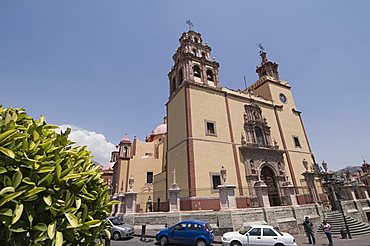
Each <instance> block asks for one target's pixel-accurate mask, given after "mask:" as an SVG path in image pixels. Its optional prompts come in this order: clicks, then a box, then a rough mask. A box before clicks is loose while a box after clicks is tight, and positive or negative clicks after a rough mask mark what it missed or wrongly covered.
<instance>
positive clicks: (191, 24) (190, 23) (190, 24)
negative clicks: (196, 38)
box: [186, 19, 194, 31]
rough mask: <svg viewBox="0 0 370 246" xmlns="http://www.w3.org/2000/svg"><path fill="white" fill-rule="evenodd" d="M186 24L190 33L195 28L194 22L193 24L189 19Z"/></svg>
mask: <svg viewBox="0 0 370 246" xmlns="http://www.w3.org/2000/svg"><path fill="white" fill-rule="evenodd" d="M186 24H188V25H189V31H191V28H192V27H193V26H194V24H193V22H191V20H190V19H189V20H187V21H186Z"/></svg>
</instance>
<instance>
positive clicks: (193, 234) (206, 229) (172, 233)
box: [155, 220, 214, 246]
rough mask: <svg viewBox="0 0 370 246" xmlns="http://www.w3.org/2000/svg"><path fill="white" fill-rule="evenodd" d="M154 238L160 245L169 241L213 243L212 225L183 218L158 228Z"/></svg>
mask: <svg viewBox="0 0 370 246" xmlns="http://www.w3.org/2000/svg"><path fill="white" fill-rule="evenodd" d="M155 238H156V239H157V241H158V242H159V244H160V245H161V246H165V245H167V244H169V243H173V244H187V245H197V246H208V245H211V244H212V243H213V239H214V236H213V230H212V227H211V226H210V225H209V224H208V223H207V222H204V221H199V220H184V221H181V222H179V223H177V224H176V225H174V226H171V227H168V228H164V229H162V230H160V231H159V232H158V233H157V235H155Z"/></svg>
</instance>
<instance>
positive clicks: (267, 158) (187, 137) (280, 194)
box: [113, 21, 325, 211]
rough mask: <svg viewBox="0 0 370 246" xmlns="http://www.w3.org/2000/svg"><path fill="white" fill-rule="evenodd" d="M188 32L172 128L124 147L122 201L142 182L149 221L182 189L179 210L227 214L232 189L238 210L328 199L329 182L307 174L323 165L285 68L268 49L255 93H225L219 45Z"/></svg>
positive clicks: (178, 60)
mask: <svg viewBox="0 0 370 246" xmlns="http://www.w3.org/2000/svg"><path fill="white" fill-rule="evenodd" d="M187 24H189V30H188V31H187V32H184V33H182V35H181V37H180V39H179V47H178V48H177V50H176V51H175V54H174V55H173V57H172V58H173V61H174V65H173V66H172V67H171V69H170V72H169V73H168V83H169V97H168V101H167V103H166V114H167V117H166V118H165V119H166V120H165V121H164V124H162V125H160V126H158V127H157V128H156V130H154V131H153V132H152V134H151V136H150V137H147V139H146V142H145V143H144V142H141V141H139V140H138V139H137V138H135V139H134V141H133V143H132V144H131V142H130V141H129V140H128V138H127V137H125V138H124V139H123V141H121V142H120V145H119V147H120V149H119V158H118V161H117V162H116V164H114V176H113V191H114V193H117V194H121V193H122V194H124V193H125V192H127V191H128V181H129V177H131V176H133V177H135V184H134V187H133V188H134V190H135V191H137V192H138V201H137V204H138V205H137V206H138V208H137V211H139V210H142V211H146V209H145V208H146V206H147V205H148V204H149V201H150V205H151V207H152V208H154V211H169V201H170V200H171V199H170V198H171V197H173V192H172V193H171V191H174V188H176V189H175V193H176V195H178V197H177V198H176V201H179V204H180V205H179V207H180V208H179V209H180V210H183V211H188V210H219V209H221V206H222V204H221V205H220V202H221V193H222V192H223V190H224V189H223V188H222V185H226V182H227V185H229V186H230V187H234V188H233V189H234V190H233V191H232V192H231V193H230V194H234V198H233V201H235V202H233V204H235V207H236V208H253V207H261V206H264V207H269V206H282V205H296V204H305V203H312V202H317V201H318V200H319V199H320V197H325V195H324V192H323V190H322V189H321V186H320V181H319V180H316V179H310V180H308V179H307V177H308V176H307V175H306V173H307V170H306V169H305V166H308V164H310V166H311V164H313V163H315V160H314V156H313V154H312V151H311V148H310V144H309V141H308V137H307V135H306V132H305V128H304V125H303V121H302V118H301V112H300V111H299V110H297V108H296V105H295V102H294V98H293V93H292V90H291V86H290V84H289V83H288V82H286V81H284V80H282V79H281V78H280V75H279V71H278V64H277V63H275V62H272V61H270V60H269V59H268V58H267V52H266V51H265V50H264V49H263V47H262V45H260V46H259V47H260V49H261V50H260V56H261V64H259V65H258V66H257V68H256V73H257V80H256V81H255V82H254V83H253V84H252V85H250V86H249V87H248V88H242V89H229V88H226V87H223V86H222V83H221V81H220V78H219V67H220V65H219V63H218V61H216V59H215V58H213V57H212V54H211V47H210V45H209V44H208V43H207V42H204V41H203V38H202V35H201V34H200V33H199V32H196V31H194V30H192V24H191V22H190V21H188V22H187ZM241 84H242V83H241ZM303 162H304V163H305V165H302V163H303ZM306 176H307V177H306ZM174 177H175V178H174ZM263 189H265V190H263ZM261 194H265V195H266V197H264V198H261ZM149 198H150V199H149ZM177 199H178V200H177ZM261 202H262V203H261ZM152 203H153V204H152ZM139 204H140V205H139Z"/></svg>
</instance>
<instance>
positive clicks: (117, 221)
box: [108, 217, 135, 240]
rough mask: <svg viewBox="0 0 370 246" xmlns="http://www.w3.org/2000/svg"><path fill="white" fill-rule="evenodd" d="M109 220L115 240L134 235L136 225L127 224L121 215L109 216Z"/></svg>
mask: <svg viewBox="0 0 370 246" xmlns="http://www.w3.org/2000/svg"><path fill="white" fill-rule="evenodd" d="M108 221H109V223H110V225H111V228H110V233H111V234H112V238H113V239H114V240H119V239H122V238H129V237H133V236H134V232H135V230H134V227H133V226H131V225H127V224H125V223H124V222H123V221H122V219H121V218H120V217H108Z"/></svg>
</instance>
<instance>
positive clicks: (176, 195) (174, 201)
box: [168, 169, 181, 212]
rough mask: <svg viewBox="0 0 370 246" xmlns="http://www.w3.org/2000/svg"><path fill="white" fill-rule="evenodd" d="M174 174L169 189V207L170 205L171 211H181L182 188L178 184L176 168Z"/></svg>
mask: <svg viewBox="0 0 370 246" xmlns="http://www.w3.org/2000/svg"><path fill="white" fill-rule="evenodd" d="M172 175H173V182H172V185H171V188H169V189H168V191H169V192H170V200H169V203H170V204H169V207H170V212H178V211H180V191H181V189H180V188H179V186H178V185H177V182H176V170H175V169H174V170H173V171H172Z"/></svg>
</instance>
